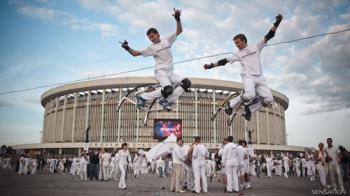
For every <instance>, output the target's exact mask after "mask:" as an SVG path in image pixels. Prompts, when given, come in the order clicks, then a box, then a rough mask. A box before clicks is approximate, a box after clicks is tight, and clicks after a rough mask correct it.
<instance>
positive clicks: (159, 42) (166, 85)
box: [122, 9, 191, 110]
mask: <svg viewBox="0 0 350 196" xmlns="http://www.w3.org/2000/svg"><path fill="white" fill-rule="evenodd" d="M180 13H181V12H180V11H179V10H175V9H174V14H173V16H174V17H175V19H176V32H174V33H173V34H171V35H170V36H168V37H167V38H165V39H161V38H160V35H159V33H158V30H157V29H155V28H150V29H149V30H148V31H147V37H148V38H149V40H150V41H151V42H152V45H150V46H149V47H147V48H146V49H144V50H141V51H137V50H134V49H132V48H130V47H129V45H128V42H127V41H124V42H123V43H122V47H123V48H124V49H125V50H126V51H128V52H129V53H130V54H131V55H132V56H141V55H142V56H144V57H148V56H153V58H154V60H155V66H154V75H155V79H156V80H157V81H158V82H159V84H160V85H161V87H162V88H161V89H160V88H159V89H156V90H154V91H152V92H146V93H143V94H141V95H140V96H137V106H138V107H139V108H143V107H144V106H145V102H146V100H151V99H155V98H160V97H162V100H161V101H160V104H161V105H162V106H163V108H164V109H165V110H171V105H170V104H172V103H174V102H175V101H176V99H177V98H178V97H179V96H180V95H181V94H183V93H184V92H185V91H187V92H188V91H189V88H190V86H191V81H190V80H188V79H186V78H182V77H180V76H178V75H176V74H175V73H174V66H173V64H174V63H173V57H172V53H171V47H172V45H173V43H174V42H175V40H176V38H177V36H178V35H179V34H180V33H181V32H182V25H181V21H180Z"/></svg>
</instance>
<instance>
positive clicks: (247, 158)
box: [241, 140, 253, 189]
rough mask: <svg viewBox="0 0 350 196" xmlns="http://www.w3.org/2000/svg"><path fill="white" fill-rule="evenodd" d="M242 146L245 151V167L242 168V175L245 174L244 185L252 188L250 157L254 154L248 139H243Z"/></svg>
mask: <svg viewBox="0 0 350 196" xmlns="http://www.w3.org/2000/svg"><path fill="white" fill-rule="evenodd" d="M242 147H243V151H244V157H243V158H244V160H243V165H244V166H243V168H242V169H241V175H242V176H243V187H244V188H246V189H249V188H251V185H250V178H249V162H250V157H252V156H253V152H252V149H250V147H251V146H250V147H248V144H247V141H245V140H243V141H242Z"/></svg>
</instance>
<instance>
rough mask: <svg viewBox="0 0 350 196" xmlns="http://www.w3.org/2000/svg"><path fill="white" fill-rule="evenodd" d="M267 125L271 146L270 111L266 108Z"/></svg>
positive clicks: (268, 139) (268, 140)
mask: <svg viewBox="0 0 350 196" xmlns="http://www.w3.org/2000/svg"><path fill="white" fill-rule="evenodd" d="M265 113H266V125H267V144H268V145H270V120H269V111H268V109H267V108H266V112H265Z"/></svg>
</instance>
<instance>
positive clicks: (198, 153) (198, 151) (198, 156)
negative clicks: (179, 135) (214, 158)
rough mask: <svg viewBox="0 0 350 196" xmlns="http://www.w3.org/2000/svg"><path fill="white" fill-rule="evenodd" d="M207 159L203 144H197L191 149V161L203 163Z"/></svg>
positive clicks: (207, 153) (207, 154)
mask: <svg viewBox="0 0 350 196" xmlns="http://www.w3.org/2000/svg"><path fill="white" fill-rule="evenodd" d="M207 158H209V151H208V149H207V147H205V146H204V145H203V144H197V145H195V146H194V148H193V154H192V161H203V162H204V161H205V159H207Z"/></svg>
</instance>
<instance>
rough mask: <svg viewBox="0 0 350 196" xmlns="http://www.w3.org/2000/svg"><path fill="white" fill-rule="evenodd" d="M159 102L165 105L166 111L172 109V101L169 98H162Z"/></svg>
mask: <svg viewBox="0 0 350 196" xmlns="http://www.w3.org/2000/svg"><path fill="white" fill-rule="evenodd" d="M159 104H160V105H161V106H163V109H164V110H165V111H167V112H169V111H171V105H170V103H169V102H168V100H167V99H161V100H159Z"/></svg>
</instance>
